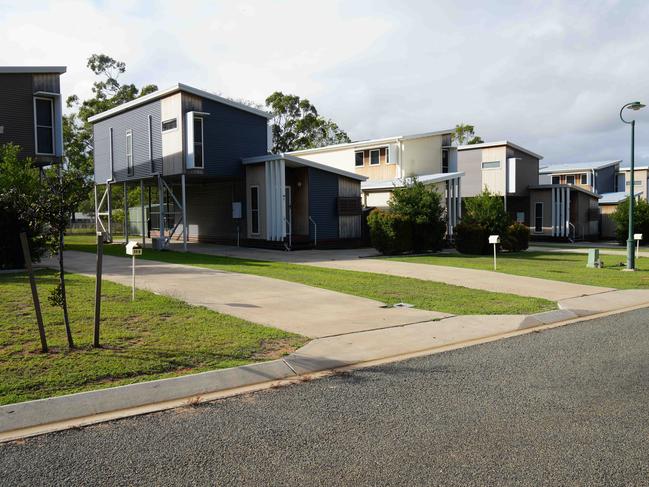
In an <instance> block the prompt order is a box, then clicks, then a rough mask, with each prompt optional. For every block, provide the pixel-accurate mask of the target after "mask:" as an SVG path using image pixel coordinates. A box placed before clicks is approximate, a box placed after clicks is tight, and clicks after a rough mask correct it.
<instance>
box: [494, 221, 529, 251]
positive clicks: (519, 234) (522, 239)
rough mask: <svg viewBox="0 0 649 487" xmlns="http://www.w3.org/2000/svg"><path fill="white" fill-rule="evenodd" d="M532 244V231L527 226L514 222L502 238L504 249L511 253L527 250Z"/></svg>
mask: <svg viewBox="0 0 649 487" xmlns="http://www.w3.org/2000/svg"><path fill="white" fill-rule="evenodd" d="M529 244H530V229H529V228H528V227H526V226H525V225H523V224H521V223H518V222H514V223H512V224H511V225H509V226H508V227H507V229H506V230H505V235H504V236H503V238H501V245H502V248H503V249H505V250H509V251H510V252H520V251H521V250H527V248H528V247H529Z"/></svg>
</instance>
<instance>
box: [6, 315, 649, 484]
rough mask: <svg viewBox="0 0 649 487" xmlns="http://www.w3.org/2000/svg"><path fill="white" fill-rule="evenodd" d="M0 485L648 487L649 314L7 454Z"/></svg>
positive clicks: (39, 441) (32, 444) (83, 433)
mask: <svg viewBox="0 0 649 487" xmlns="http://www.w3.org/2000/svg"><path fill="white" fill-rule="evenodd" d="M0 484H2V485H75V486H76V485H93V486H98V485H254V486H261V485H318V486H325V485H354V486H360V485H461V486H469V485H481V486H482V485H533V486H537V485H561V486H569V485H625V486H629V485H649V310H641V311H633V312H629V313H626V314H624V315H617V316H614V317H609V318H603V319H599V320H594V321H590V322H584V323H581V324H576V325H570V326H567V327H563V328H558V329H554V330H549V331H544V332H540V333H532V334H529V335H525V336H520V337H516V338H510V339H507V340H501V341H498V342H493V343H489V344H485V345H479V346H474V347H470V348H465V349H462V350H456V351H452V352H447V353H442V354H437V355H432V356H429V357H424V358H418V359H413V360H409V361H405V362H401V363H395V364H392V365H387V366H381V367H375V368H371V369H364V370H359V371H355V372H353V373H351V374H344V375H340V376H336V377H331V378H327V379H321V380H315V381H311V382H308V383H303V384H299V385H295V386H291V387H286V388H281V389H274V390H270V391H264V392H259V393H254V394H250V395H246V396H240V397H236V398H229V399H225V400H221V401H217V402H214V403H210V404H206V405H201V406H196V407H188V408H184V409H178V410H173V411H166V412H162V413H156V414H151V415H147V416H141V417H137V418H131V419H126V420H121V421H116V422H113V423H106V424H101V425H96V426H92V427H88V428H83V429H79V430H71V431H66V432H60V433H54V434H50V435H47V436H42V437H38V438H32V439H28V440H26V441H23V442H19V443H12V444H6V445H1V446H0Z"/></svg>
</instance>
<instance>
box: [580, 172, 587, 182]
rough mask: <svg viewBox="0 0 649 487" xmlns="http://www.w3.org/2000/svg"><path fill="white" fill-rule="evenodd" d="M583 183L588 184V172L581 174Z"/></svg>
mask: <svg viewBox="0 0 649 487" xmlns="http://www.w3.org/2000/svg"><path fill="white" fill-rule="evenodd" d="M581 184H588V174H582V175H581Z"/></svg>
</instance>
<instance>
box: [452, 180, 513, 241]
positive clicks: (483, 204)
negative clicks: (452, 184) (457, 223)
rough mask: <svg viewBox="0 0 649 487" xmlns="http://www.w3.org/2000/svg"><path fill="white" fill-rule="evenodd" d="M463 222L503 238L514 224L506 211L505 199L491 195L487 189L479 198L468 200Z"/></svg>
mask: <svg viewBox="0 0 649 487" xmlns="http://www.w3.org/2000/svg"><path fill="white" fill-rule="evenodd" d="M462 221H463V222H464V223H473V224H476V225H480V226H482V227H483V228H484V229H485V230H486V231H487V232H488V233H489V235H500V236H501V237H502V236H504V235H505V230H506V229H507V227H508V226H509V225H511V223H512V219H511V217H510V216H509V215H508V214H507V212H506V211H505V202H504V200H503V197H502V196H500V195H497V194H494V193H491V192H490V191H489V190H488V189H487V188H485V189H484V190H483V191H482V193H480V194H479V195H477V196H474V197H472V198H466V200H465V210H464V215H463V216H462Z"/></svg>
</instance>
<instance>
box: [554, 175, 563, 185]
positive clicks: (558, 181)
mask: <svg viewBox="0 0 649 487" xmlns="http://www.w3.org/2000/svg"><path fill="white" fill-rule="evenodd" d="M555 179H556V183H555V182H554V181H555ZM552 184H561V176H552Z"/></svg>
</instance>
